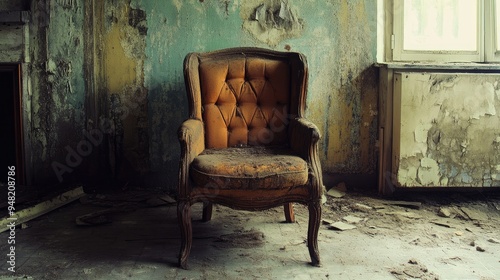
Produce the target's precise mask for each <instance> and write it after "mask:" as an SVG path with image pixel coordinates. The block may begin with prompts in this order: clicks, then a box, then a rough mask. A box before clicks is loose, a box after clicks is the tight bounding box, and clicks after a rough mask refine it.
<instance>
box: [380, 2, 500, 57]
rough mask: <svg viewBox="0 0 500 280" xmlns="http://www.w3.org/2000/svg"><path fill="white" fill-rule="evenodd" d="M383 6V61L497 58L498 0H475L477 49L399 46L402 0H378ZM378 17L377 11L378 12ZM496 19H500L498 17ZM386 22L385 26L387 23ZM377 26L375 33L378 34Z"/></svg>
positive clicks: (401, 42)
mask: <svg viewBox="0 0 500 280" xmlns="http://www.w3.org/2000/svg"><path fill="white" fill-rule="evenodd" d="M379 1H380V2H379V4H380V5H379V8H381V9H383V11H381V12H382V13H383V18H384V25H385V26H386V27H385V28H383V29H385V32H383V33H385V39H384V45H385V47H383V46H382V47H381V48H380V50H385V52H386V55H384V56H385V60H386V61H392V62H422V63H429V62H435V63H441V62H442V63H448V62H458V63H460V62H462V63H465V62H470V63H477V62H479V63H483V62H488V63H490V62H500V46H496V37H495V36H496V25H495V16H497V17H500V15H495V9H494V8H495V5H500V0H475V1H477V3H478V10H477V19H478V23H477V28H478V30H477V31H478V32H477V34H476V45H477V51H415V50H404V49H403V38H404V36H403V35H404V34H403V17H404V0H379ZM379 19H380V13H379ZM498 20H500V19H498ZM387 25H389V26H387ZM380 30H382V29H379V34H380Z"/></svg>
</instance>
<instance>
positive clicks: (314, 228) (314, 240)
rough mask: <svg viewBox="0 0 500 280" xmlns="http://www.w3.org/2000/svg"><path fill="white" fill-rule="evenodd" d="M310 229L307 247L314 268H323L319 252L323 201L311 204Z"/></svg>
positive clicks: (309, 206)
mask: <svg viewBox="0 0 500 280" xmlns="http://www.w3.org/2000/svg"><path fill="white" fill-rule="evenodd" d="M308 208H309V227H308V230H307V247H308V248H309V255H310V256H311V264H312V265H313V266H321V264H320V259H319V250H318V233H319V225H320V223H321V201H319V200H318V201H312V202H309V205H308Z"/></svg>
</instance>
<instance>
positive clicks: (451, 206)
mask: <svg viewBox="0 0 500 280" xmlns="http://www.w3.org/2000/svg"><path fill="white" fill-rule="evenodd" d="M157 197H158V196H157V195H146V194H145V193H140V192H139V193H138V192H132V193H128V194H121V195H112V194H107V195H98V196H95V195H93V196H88V197H86V198H85V199H82V200H81V201H76V202H73V203H71V204H69V205H66V206H64V207H62V208H59V209H57V210H55V211H53V212H51V213H49V214H46V215H44V216H41V217H39V218H37V219H35V220H32V221H30V222H28V223H27V225H26V226H27V227H25V228H24V229H20V228H19V229H17V231H16V272H15V273H11V272H9V271H8V270H7V268H8V267H9V265H8V264H7V263H6V261H7V257H6V254H7V253H8V247H9V246H10V245H8V244H7V238H8V233H7V232H4V233H1V234H0V240H3V241H1V242H0V252H1V254H0V255H2V256H3V258H4V259H5V260H4V261H1V262H0V269H1V270H0V279H500V244H498V242H499V240H500V195H498V194H496V195H495V194H489V195H485V194H464V193H460V194H450V193H446V194H442V195H440V196H439V198H437V197H436V196H435V195H432V196H431V195H426V194H420V195H412V196H411V197H405V199H406V200H411V201H412V202H418V203H417V204H416V205H410V206H398V205H390V204H387V203H388V201H387V200H384V199H381V198H378V197H376V196H370V195H366V194H360V193H347V194H346V195H345V196H343V197H341V198H333V197H329V198H328V201H327V202H326V204H325V205H324V207H323V218H324V224H323V225H322V226H321V229H320V236H319V247H320V251H321V259H322V264H323V266H322V267H320V268H317V267H312V266H310V265H308V262H309V255H308V251H307V247H306V244H305V238H306V232H307V211H306V208H305V207H304V206H300V205H296V206H295V210H296V216H297V222H296V223H293V224H287V223H283V222H282V221H283V220H284V217H283V213H282V209H281V208H276V209H271V210H268V211H263V212H245V211H235V210H231V209H229V208H226V207H222V206H217V207H216V208H215V209H214V210H215V211H214V217H213V220H212V221H210V222H208V223H201V222H199V221H198V220H199V218H200V217H201V207H200V206H201V205H195V206H194V209H193V210H194V211H193V216H194V219H195V221H194V223H193V236H194V243H193V248H192V251H191V255H190V262H189V264H190V270H182V269H178V268H177V267H176V262H177V253H178V250H179V231H178V227H177V220H176V211H175V206H173V205H172V204H168V203H166V202H165V201H164V200H161V199H160V200H159V199H158V198H157ZM151 198H152V199H151ZM400 199H401V198H400ZM155 205H156V206H155ZM110 209H111V210H110ZM102 210H107V211H109V212H107V213H102V215H97V217H94V218H92V219H88V220H86V221H84V222H87V223H103V224H101V225H87V226H83V225H80V226H78V225H76V223H75V218H76V217H79V216H81V215H85V214H89V213H93V212H96V211H102ZM440 212H441V214H439V213H440ZM440 215H441V216H440ZM442 216H444V217H442ZM339 221H343V222H344V223H346V224H349V222H348V221H350V225H353V226H354V227H355V228H354V229H350V230H345V231H340V230H334V229H331V223H334V222H339ZM328 223H330V224H328Z"/></svg>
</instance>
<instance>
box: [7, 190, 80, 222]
mask: <svg viewBox="0 0 500 280" xmlns="http://www.w3.org/2000/svg"><path fill="white" fill-rule="evenodd" d="M84 195H85V192H84V191H83V187H77V188H74V189H72V190H69V191H67V192H64V193H62V194H60V195H57V196H55V197H53V198H51V199H48V200H45V201H43V202H40V203H38V204H36V205H34V206H31V207H28V208H26V209H22V210H19V211H14V214H13V215H12V216H10V215H9V216H6V217H3V218H2V219H1V220H0V232H4V231H6V230H9V229H10V225H11V224H12V222H14V223H15V225H17V226H19V225H21V224H22V223H26V222H28V221H30V220H32V219H35V218H37V217H40V216H41V215H43V214H46V213H48V212H50V211H53V210H55V209H57V208H59V207H61V206H64V205H66V204H68V203H70V202H73V201H75V200H77V199H79V198H81V197H83V196H84Z"/></svg>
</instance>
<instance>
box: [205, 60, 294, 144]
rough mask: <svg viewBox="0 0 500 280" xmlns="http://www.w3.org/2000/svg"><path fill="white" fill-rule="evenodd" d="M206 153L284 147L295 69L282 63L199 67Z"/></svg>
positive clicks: (243, 62) (207, 62)
mask: <svg viewBox="0 0 500 280" xmlns="http://www.w3.org/2000/svg"><path fill="white" fill-rule="evenodd" d="M199 72H200V84H201V99H202V108H203V113H202V114H203V120H204V122H205V129H206V131H205V133H206V134H205V137H206V139H205V142H206V147H207V148H227V147H233V146H237V145H252V146H253V145H283V144H284V143H285V141H286V133H287V131H286V129H287V127H286V126H287V125H286V122H285V121H286V118H287V114H288V107H289V98H290V89H289V85H290V68H289V67H288V65H287V64H286V63H285V62H283V61H272V60H264V59H261V58H246V57H244V56H243V55H241V56H239V57H235V58H227V59H222V60H213V59H210V60H201V61H200V66H199Z"/></svg>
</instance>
